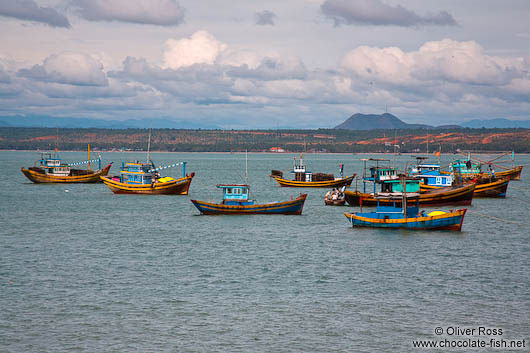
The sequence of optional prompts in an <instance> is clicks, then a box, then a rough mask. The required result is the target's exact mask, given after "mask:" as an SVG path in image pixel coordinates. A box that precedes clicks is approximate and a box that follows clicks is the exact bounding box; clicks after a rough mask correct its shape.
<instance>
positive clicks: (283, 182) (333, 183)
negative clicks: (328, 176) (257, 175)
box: [273, 174, 355, 188]
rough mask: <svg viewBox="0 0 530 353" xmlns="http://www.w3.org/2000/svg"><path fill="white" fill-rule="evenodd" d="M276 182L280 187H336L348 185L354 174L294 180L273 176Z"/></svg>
mask: <svg viewBox="0 0 530 353" xmlns="http://www.w3.org/2000/svg"><path fill="white" fill-rule="evenodd" d="M273 178H274V179H275V180H276V182H277V183H278V184H280V186H282V187H291V188H336V187H341V186H350V185H351V182H352V180H353V178H355V174H354V175H352V176H350V177H346V178H342V179H335V180H325V181H296V180H287V179H282V178H280V177H276V176H273Z"/></svg>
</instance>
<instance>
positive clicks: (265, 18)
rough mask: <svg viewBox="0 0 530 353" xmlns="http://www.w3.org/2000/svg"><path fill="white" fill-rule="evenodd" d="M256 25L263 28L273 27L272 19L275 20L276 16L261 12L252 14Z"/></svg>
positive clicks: (271, 13)
mask: <svg viewBox="0 0 530 353" xmlns="http://www.w3.org/2000/svg"><path fill="white" fill-rule="evenodd" d="M254 17H255V20H256V24H257V25H261V26H265V25H271V26H274V19H275V18H276V15H275V14H274V12H271V11H268V10H263V11H261V12H256V13H255V14H254Z"/></svg>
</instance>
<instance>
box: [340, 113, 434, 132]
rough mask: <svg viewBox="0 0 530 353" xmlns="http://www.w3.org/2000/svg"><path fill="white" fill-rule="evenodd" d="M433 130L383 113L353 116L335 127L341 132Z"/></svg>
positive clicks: (427, 126)
mask: <svg viewBox="0 0 530 353" xmlns="http://www.w3.org/2000/svg"><path fill="white" fill-rule="evenodd" d="M428 128H433V127H432V126H429V125H424V124H407V123H405V122H403V121H401V120H400V119H399V118H397V117H396V116H395V115H392V114H389V113H384V114H381V115H377V114H359V113H357V114H353V115H352V116H350V117H349V118H348V119H347V120H346V121H345V122H343V123H342V124H339V125H337V126H335V129H342V130H374V129H428Z"/></svg>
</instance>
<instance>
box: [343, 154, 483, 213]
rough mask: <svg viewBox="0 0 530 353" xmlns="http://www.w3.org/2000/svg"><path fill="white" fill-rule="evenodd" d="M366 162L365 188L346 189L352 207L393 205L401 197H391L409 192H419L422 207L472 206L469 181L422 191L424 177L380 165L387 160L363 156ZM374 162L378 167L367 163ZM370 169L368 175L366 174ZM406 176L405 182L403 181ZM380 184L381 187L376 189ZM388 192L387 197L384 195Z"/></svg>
mask: <svg viewBox="0 0 530 353" xmlns="http://www.w3.org/2000/svg"><path fill="white" fill-rule="evenodd" d="M362 161H363V162H364V171H363V178H362V180H363V191H362V192H361V191H359V190H357V187H356V190H345V191H344V196H345V199H346V202H347V203H348V204H349V205H351V206H360V205H366V206H376V205H377V204H378V202H379V203H380V204H383V205H385V204H386V205H392V204H393V203H394V202H396V203H398V204H399V202H400V201H399V199H398V200H392V199H390V198H389V197H390V196H392V195H401V194H402V193H404V192H406V191H408V192H409V193H411V192H412V193H419V194H420V196H419V204H420V205H421V206H445V205H470V204H471V202H472V199H473V191H474V189H475V184H473V183H468V184H464V185H457V186H446V187H440V188H433V189H430V190H425V191H422V190H420V183H421V180H420V179H418V178H415V177H410V176H409V177H407V176H403V178H402V177H401V175H399V173H398V170H397V169H396V168H394V167H389V166H380V165H379V163H381V162H388V161H389V160H387V159H374V158H370V159H362ZM368 161H370V162H375V163H376V165H375V166H371V167H369V169H368V168H367V166H366V162H368ZM367 170H369V174H368V173H367ZM401 179H403V182H402V181H401ZM369 184H372V186H373V189H372V191H371V192H368V191H367V185H369ZM377 185H379V186H380V189H379V190H377ZM384 195H386V196H387V197H386V198H382V197H381V196H384Z"/></svg>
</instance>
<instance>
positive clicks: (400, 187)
mask: <svg viewBox="0 0 530 353" xmlns="http://www.w3.org/2000/svg"><path fill="white" fill-rule="evenodd" d="M381 192H391V193H393V192H398V193H402V192H407V193H409V192H420V180H419V179H415V178H414V179H411V178H407V179H405V180H403V181H402V180H400V179H392V180H385V181H383V182H382V183H381Z"/></svg>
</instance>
